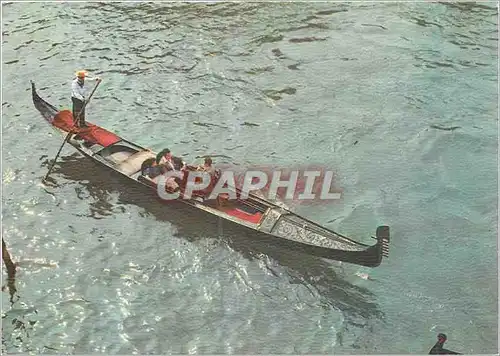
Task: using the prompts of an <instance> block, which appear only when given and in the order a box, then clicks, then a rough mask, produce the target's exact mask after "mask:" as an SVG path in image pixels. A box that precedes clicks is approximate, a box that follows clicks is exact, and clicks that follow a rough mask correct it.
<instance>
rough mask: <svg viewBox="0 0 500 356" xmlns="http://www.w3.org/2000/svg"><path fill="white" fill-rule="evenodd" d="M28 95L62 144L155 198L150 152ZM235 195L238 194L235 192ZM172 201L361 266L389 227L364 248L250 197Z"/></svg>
mask: <svg viewBox="0 0 500 356" xmlns="http://www.w3.org/2000/svg"><path fill="white" fill-rule="evenodd" d="M31 91H32V99H33V104H34V106H35V108H36V109H37V110H38V111H39V113H40V114H41V115H42V116H43V118H44V119H45V120H46V121H47V123H49V124H50V125H51V126H52V128H53V129H55V130H56V131H57V132H59V133H60V134H61V135H62V137H66V136H67V135H68V134H69V132H70V131H72V130H73V133H72V134H71V135H70V136H69V137H70V138H69V140H68V141H67V142H68V143H69V144H70V145H71V146H73V147H74V148H75V149H76V150H77V151H79V152H80V153H82V154H83V155H84V156H86V157H87V158H90V159H91V160H93V161H94V162H96V163H98V164H100V165H101V166H102V167H103V169H110V170H112V171H114V172H115V173H116V174H118V175H121V176H123V177H126V179H128V180H130V181H131V182H133V183H135V184H141V185H143V186H146V187H148V188H150V189H151V190H152V191H153V192H154V194H156V195H157V183H158V182H157V180H154V179H151V178H149V177H148V176H144V175H143V174H142V173H143V172H142V169H141V168H142V164H143V162H144V161H145V160H147V159H149V158H153V157H156V153H155V152H152V151H151V150H149V149H146V148H144V147H141V146H139V145H137V144H135V143H133V142H130V141H127V140H125V139H123V138H121V137H119V136H118V135H116V134H114V133H112V132H110V131H108V130H106V129H104V128H102V127H99V126H97V125H94V124H92V123H90V122H87V125H88V127H87V128H83V129H78V128H75V127H74V124H73V115H72V112H71V111H70V110H58V109H57V108H56V107H55V106H53V105H51V104H50V103H48V102H47V101H45V100H44V99H42V98H41V97H40V96H39V95H38V93H37V91H36V88H35V83H34V82H31ZM236 191H238V192H241V191H239V190H238V189H236ZM181 192H182V187H181ZM158 199H159V200H161V199H160V198H159V197H158ZM178 200H179V201H181V202H182V203H185V204H188V205H190V206H192V207H193V208H196V209H199V210H202V211H205V212H206V213H208V214H211V215H213V216H216V217H219V218H222V219H225V220H227V221H230V222H232V223H235V224H238V225H241V226H244V227H245V228H248V229H252V230H254V231H255V232H256V233H259V234H266V235H267V236H268V237H269V238H270V239H279V242H280V245H282V246H283V247H284V248H287V249H292V250H296V251H300V252H302V253H306V254H310V255H313V256H317V257H321V258H325V259H329V260H336V261H343V262H348V263H352V264H356V265H362V266H367V267H377V266H379V265H380V264H381V262H382V259H383V258H384V257H388V252H389V241H390V233H389V226H385V225H383V226H378V227H377V229H376V234H375V235H376V237H372V238H374V239H376V243H375V244H374V245H371V246H370V245H366V244H363V243H360V242H357V241H354V240H352V239H350V238H348V237H346V236H343V235H341V234H339V233H337V232H335V231H332V230H330V229H327V228H325V227H322V226H320V225H318V224H317V223H315V222H313V221H310V220H308V219H306V218H304V217H301V216H299V215H297V214H295V213H293V212H292V211H290V210H289V209H288V208H287V207H285V206H284V205H283V204H279V203H277V202H271V201H269V200H266V199H264V198H263V197H260V196H258V195H255V194H252V193H250V194H249V196H248V198H245V199H236V200H231V201H230V202H227V203H226V204H221V202H220V200H219V199H205V200H201V201H200V200H198V199H197V197H196V196H194V195H193V196H192V197H191V198H190V199H183V198H182V193H181V196H180V197H179V199H178Z"/></svg>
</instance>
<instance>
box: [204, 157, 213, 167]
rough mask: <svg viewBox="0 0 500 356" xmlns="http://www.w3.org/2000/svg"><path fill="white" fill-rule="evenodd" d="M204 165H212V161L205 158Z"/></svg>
mask: <svg viewBox="0 0 500 356" xmlns="http://www.w3.org/2000/svg"><path fill="white" fill-rule="evenodd" d="M205 164H206V165H207V166H211V165H212V159H211V158H210V157H205Z"/></svg>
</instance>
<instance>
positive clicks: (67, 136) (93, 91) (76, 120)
mask: <svg viewBox="0 0 500 356" xmlns="http://www.w3.org/2000/svg"><path fill="white" fill-rule="evenodd" d="M99 84H101V80H98V81H97V83H96V85H95V87H94V90H92V93H90V96H89V98H88V99H87V101H85V103H84V104H83V106H82V108H81V109H80V112H79V113H78V116H77V117H76V119H75V121H74V124H75V125H76V123H77V122H78V119H79V118H80V115H81V114H82V112H83V110H85V107H86V106H87V104H88V103H89V101H90V99H91V98H92V95H94V93H95V91H96V89H97V87H98V86H99ZM73 130H74V128H72V129H71V130H69V132H68V134H67V135H66V138H65V139H64V141H63V143H62V145H61V147H59V151H57V154H56V157H55V158H54V162H52V165H51V166H50V168H49V171H48V172H47V174H46V175H45V177H43V179H42V182H44V181H45V180H46V179H47V178H48V177H49V174H50V172H51V171H52V168H54V166H55V164H56V161H57V158H58V157H59V154H60V153H61V150H62V148H63V147H64V144H65V143H66V142H68V141H69V138H70V137H71V135H72V134H73V133H74V132H73Z"/></svg>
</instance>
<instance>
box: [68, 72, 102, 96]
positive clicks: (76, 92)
mask: <svg viewBox="0 0 500 356" xmlns="http://www.w3.org/2000/svg"><path fill="white" fill-rule="evenodd" d="M96 79H97V78H90V77H87V78H85V83H84V84H83V86H80V84H78V78H75V79H74V80H73V82H72V83H71V96H72V97H73V98H77V99H78V100H81V101H85V97H86V95H87V81H88V80H96Z"/></svg>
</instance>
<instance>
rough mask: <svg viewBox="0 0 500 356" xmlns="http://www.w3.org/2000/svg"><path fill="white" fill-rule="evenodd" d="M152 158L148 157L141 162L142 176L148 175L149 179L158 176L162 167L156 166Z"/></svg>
mask: <svg viewBox="0 0 500 356" xmlns="http://www.w3.org/2000/svg"><path fill="white" fill-rule="evenodd" d="M154 164H155V159H154V158H148V159H146V160H144V162H142V165H141V174H142V175H143V176H148V177H149V178H151V179H154V178H156V177H158V176H159V175H160V174H162V169H161V167H160V166H156V165H154Z"/></svg>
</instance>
